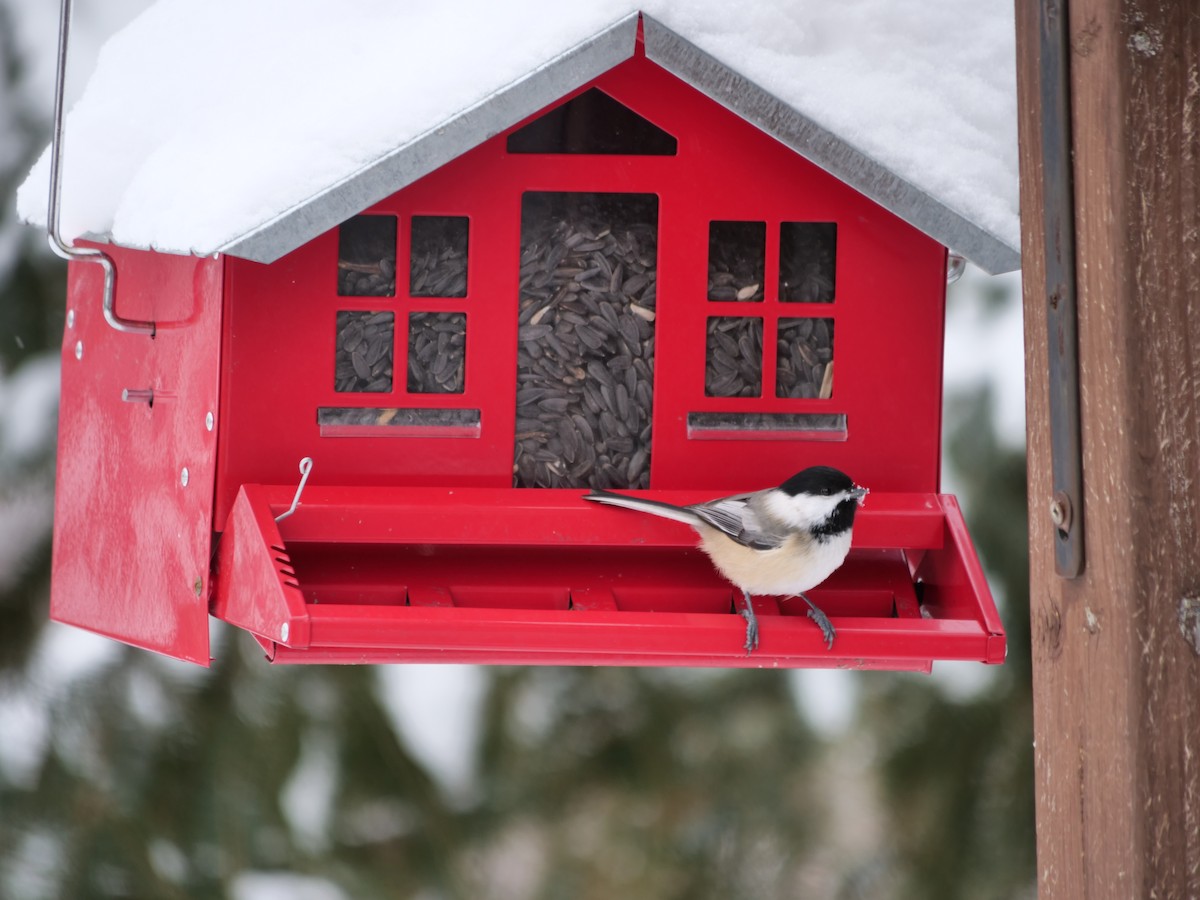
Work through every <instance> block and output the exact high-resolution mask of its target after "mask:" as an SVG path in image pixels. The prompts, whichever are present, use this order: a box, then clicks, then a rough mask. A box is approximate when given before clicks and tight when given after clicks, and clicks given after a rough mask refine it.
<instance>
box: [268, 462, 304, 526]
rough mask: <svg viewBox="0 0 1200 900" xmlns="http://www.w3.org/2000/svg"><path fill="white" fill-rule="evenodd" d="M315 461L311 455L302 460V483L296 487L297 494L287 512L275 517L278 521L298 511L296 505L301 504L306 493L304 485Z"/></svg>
mask: <svg viewBox="0 0 1200 900" xmlns="http://www.w3.org/2000/svg"><path fill="white" fill-rule="evenodd" d="M312 466H313V461H312V457H311V456H306V457H304V459H302V460H300V484H299V485H297V487H296V496H295V497H293V498H292V505H291V508H290V509H288V511H287V512H285V513H280V514H279V515H277V516H276V517H275V521H276V522H282V521H283V520H284V519H286V518H287V517H288V516H290V515H291V514H292V513H294V512H295V511H296V507H297V506H299V505H300V495H301V494H303V493H304V485H306V484H307V483H308V473H309V472H311V471H312Z"/></svg>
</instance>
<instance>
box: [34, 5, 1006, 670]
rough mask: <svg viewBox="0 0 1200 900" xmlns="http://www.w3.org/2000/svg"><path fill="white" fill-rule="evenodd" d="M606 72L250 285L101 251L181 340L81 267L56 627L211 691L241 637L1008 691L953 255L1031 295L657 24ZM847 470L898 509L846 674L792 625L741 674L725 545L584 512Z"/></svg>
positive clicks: (539, 101) (395, 159) (934, 216)
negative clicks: (958, 480)
mask: <svg viewBox="0 0 1200 900" xmlns="http://www.w3.org/2000/svg"><path fill="white" fill-rule="evenodd" d="M589 53H590V54H591V55H590V56H589V55H588V54H589ZM614 53H615V54H618V56H617V59H618V60H619V61H617V62H615V63H614V62H613V61H612V56H613V54H614ZM579 59H584V60H585V61H586V60H593V62H592V63H591V64H592V66H593V68H595V69H596V71H595V72H594V74H589V75H588V76H587V78H586V79H584V80H582V81H580V79H579V78H578V75H577V73H578V71H579V69H578V67H577V68H576V69H574V70H572V71H573V72H575V73H576V74H575V75H573V76H571V75H570V73H568V72H567V69H566V68H565V67H564V66H556V65H552V64H547V65H546V66H544V67H542V68H541V69H539V70H538V71H537V73H535V75H536V77H534V76H531V80H530V81H529V82H528V83H522V84H521V85H516V86H514V87H513V88H512V89H511V91H509V92H508V93H507V94H505V95H503V96H498V97H497V98H494V100H493V101H489V103H490V105H489V106H487V107H485V108H484V109H482V110H478V109H477V110H473V111H471V112H470V113H469V114H464V116H463V117H460V118H459V119H455V120H454V121H452V122H448V123H447V127H446V128H445V129H443V130H442V131H440V132H438V133H437V134H430V135H427V136H425V138H424V139H423V141H424V143H420V144H414V145H413V146H410V147H408V148H405V149H404V151H403V152H399V151H398V152H397V153H396V154H393V155H391V156H389V157H388V158H387V161H386V164H381V165H379V166H376V167H373V168H371V169H369V170H365V171H362V172H359V173H358V174H357V175H355V177H354V178H348V179H345V180H343V181H341V182H339V183H338V184H336V185H333V186H331V187H330V189H329V191H327V192H326V193H325V194H322V195H320V196H318V197H314V198H313V199H312V201H311V203H309V204H308V205H307V206H306V207H305V208H303V209H300V210H287V211H280V215H279V216H278V217H277V219H276V220H275V221H274V222H273V224H271V225H270V226H269V227H267V228H264V229H261V230H259V231H257V232H255V233H254V234H252V235H248V236H247V237H246V238H245V240H242V241H239V242H235V243H234V244H232V245H230V246H228V247H226V248H224V252H222V253H221V254H220V255H219V256H218V257H216V258H213V257H205V258H195V257H192V256H180V255H172V254H167V253H158V252H153V251H150V250H140V249H128V248H121V247H116V246H110V247H106V248H105V252H106V253H107V254H108V255H110V256H111V257H112V259H113V261H114V262H115V265H116V270H117V273H118V289H117V292H116V295H115V304H116V310H115V314H114V316H113V318H116V319H117V321H118V323H119V322H120V321H121V320H122V319H124V320H141V321H145V322H153V323H154V335H153V337H150V336H147V335H135V334H124V333H121V332H119V331H118V330H115V329H114V328H112V327H110V325H109V324H108V323H107V322H106V321H105V317H104V315H103V314H102V301H101V296H102V294H103V284H102V280H103V274H102V273H101V272H100V270H99V268H98V267H96V266H91V265H87V264H83V263H73V264H72V266H71V270H70V287H69V294H68V315H67V328H66V333H65V339H64V345H63V377H62V406H61V427H60V437H59V457H58V466H59V472H58V493H57V519H56V526H55V542H54V561H53V584H52V614H53V616H54V618H55V619H57V620H59V621H63V622H69V623H72V624H75V625H78V626H80V627H83V628H86V629H89V630H92V631H96V632H100V633H103V634H106V635H109V636H111V637H114V638H117V639H119V640H122V641H126V642H128V643H131V644H135V645H137V646H141V647H146V648H149V649H153V650H157V651H159V652H162V653H165V654H168V655H170V656H174V657H178V658H181V659H187V660H192V661H194V662H198V663H202V664H207V662H208V661H209V629H208V618H209V616H210V615H211V616H215V617H216V618H218V619H221V620H223V621H225V622H228V623H231V624H233V625H236V626H238V627H239V628H243V629H245V630H247V631H249V632H250V633H251V634H252V635H253V636H254V637H255V639H256V640H257V641H258V642H259V643H260V644H261V645H262V647H263V648H264V650H265V651H266V654H267V657H268V658H269V659H270V660H272V661H274V662H291V663H298V662H338V663H352V662H353V663H369V662H408V661H420V662H430V661H439V662H443V661H444V662H476V663H554V664H619V665H703V666H843V667H851V668H884V669H919V670H928V669H929V667H930V665H931V663H932V661H933V660H938V659H958V660H976V661H980V662H985V663H999V662H1001V661H1002V660H1003V659H1004V655H1005V637H1004V633H1003V629H1002V627H1001V624H1000V620H999V617H998V616H997V613H996V609H995V606H994V604H993V601H992V598H991V595H990V593H989V590H988V586H987V582H986V581H985V579H984V576H983V573H982V571H981V569H980V565H979V562H978V560H977V558H976V554H975V551H974V549H973V547H972V544H971V540H970V537H969V535H968V534H967V531H966V528H965V526H964V524H963V518H962V515H961V513H960V511H959V507H958V504H957V503H956V502H955V500H954V498H953V497H951V496H948V495H945V494H940V493H939V492H938V488H939V458H940V438H941V407H942V355H943V347H942V343H943V325H944V305H945V286H946V273H947V259H948V251H947V246H948V245H950V246H954V247H955V248H956V250H957V251H961V252H964V253H965V254H966V255H967V256H969V257H971V258H973V259H976V260H977V261H979V262H981V263H982V264H984V265H985V266H988V267H989V268H993V269H996V268H1003V267H1004V265H1005V263H1007V262H1011V261H1012V260H1010V259H1008V258H1004V259H1003V260H1000V257H1001V256H1002V255H1003V254H1002V252H1001V250H997V249H996V245H995V244H994V239H992V238H990V237H989V236H987V235H986V233H984V232H983V231H982V230H981V229H978V228H976V227H975V226H973V225H971V224H970V223H968V222H966V221H965V220H961V219H959V218H955V217H954V216H952V215H951V216H946V215H943V213H944V209H943V208H942V207H940V206H938V205H937V203H936V201H935V200H933V199H932V198H929V197H927V196H926V195H924V194H920V193H919V192H917V191H915V190H914V189H911V188H910V187H908V186H907V185H905V184H904V183H902V182H901V181H900V180H899V179H897V178H896V177H895V176H893V175H891V174H890V173H887V172H886V171H885V170H882V169H879V168H878V167H875V165H874V164H873V163H871V162H870V161H869V160H865V159H864V158H861V157H858V156H855V155H854V153H853V151H851V150H850V149H848V148H847V147H846V146H845V145H844V144H841V143H840V142H838V141H837V139H836V136H832V135H829V134H828V133H827V132H820V131H819V129H817V128H816V126H814V125H812V123H810V122H808V121H807V120H804V119H802V118H801V117H800V116H798V114H797V113H795V112H794V111H793V110H792V109H790V108H789V107H786V106H783V105H782V104H780V103H779V102H778V101H776V100H775V99H774V98H772V97H771V96H770V95H769V94H766V93H765V92H763V91H761V90H760V89H758V88H756V87H755V86H754V85H752V84H749V83H748V82H744V81H742V80H740V78H739V76H737V74H736V73H733V72H731V71H730V70H728V69H726V68H724V67H723V66H721V65H720V64H719V63H717V62H715V61H714V60H712V59H711V58H710V57H707V56H705V55H704V54H702V53H701V52H700V51H698V50H696V48H695V47H693V46H692V45H691V44H689V43H688V42H687V41H686V40H684V39H683V38H682V37H680V36H679V35H677V34H674V33H673V32H671V31H669V30H667V29H666V28H664V27H663V26H661V25H658V24H657V23H655V22H653V21H652V20H650V19H648V18H647V19H646V20H645V24H644V34H643V32H642V30H641V26H640V24H639V20H638V18H637V17H632V18H630V19H627V20H625V21H623V22H621V23H618V25H617V26H614V27H613V28H611V29H609V30H607V31H605V32H604V33H603V34H601V35H598V36H597V37H596V38H595V39H594V41H593V42H592V44H591V45H589V47H588V48H584V50H583V51H581V52H580V54H577V57H576V62H578V61H579ZM585 68H586V67H585ZM572 77H573V78H574V81H572V80H571V78H572ZM723 84H724V85H726V86H727V87H730V90H728V91H724V92H723V90H722V89H721V87H720V86H721V85H723ZM535 88H536V89H535ZM550 97H557V99H555V100H554V101H553V102H551V103H549V104H547V99H548V98H550ZM714 97H716V98H717V99H713V98H714ZM517 101H521V102H523V103H525V106H524V107H522V106H521V103H520V102H517ZM535 103H536V105H534V104H535ZM514 111H515V112H514ZM471 116H475V117H476V118H475V119H474V120H472V119H471V118H470V117H471ZM480 117H483V118H484V119H489V117H490V120H489V121H485V122H483V123H482V124H480V123H479V121H478V119H479V118H480ZM505 117H507V118H505ZM472 122H474V123H475V126H477V127H475V130H472V127H474V126H472V127H468V126H469V125H471V123H472ZM460 126H461V127H460ZM822 148H824V149H822ZM821 153H824V154H825V156H821ZM814 158H816V159H817V160H818V162H819V163H820V165H818V164H817V163H815V162H814V161H812V160H813V159H814ZM834 173H838V174H834ZM215 189H216V190H219V189H220V186H219V185H218V186H216V187H215ZM868 195H870V196H873V197H875V199H870V197H869V196H868ZM948 220H952V221H950V223H949V224H946V222H947V221H948ZM913 222H915V223H916V224H910V223H913ZM339 223H340V224H339ZM1002 249H1003V248H1002ZM998 260H1000V261H998ZM306 457H307V458H311V459H312V460H313V466H312V470H311V474H310V475H309V477H308V478H307V483H306V484H305V485H304V487H303V491H302V492H301V493H300V496H299V503H298V504H297V505H296V506H295V508H294V511H293V512H292V513H291V514H290V515H286V516H285V514H286V513H287V512H288V510H289V508H291V507H292V505H293V500H294V498H295V497H296V495H297V489H298V487H299V483H300V479H301V474H300V471H299V470H298V464H299V463H300V461H301V460H302V459H304V458H306ZM814 464H824V465H831V466H836V467H837V468H839V469H842V470H843V471H845V472H847V473H849V474H850V475H851V476H852V477H853V478H854V479H855V480H856V481H857V482H858V483H860V484H863V485H866V486H868V487H869V488H870V489H871V494H870V497H869V498H868V500H867V503H866V506H865V507H864V508H863V509H862V510H861V511H860V512H859V517H858V519H857V521H856V525H855V529H854V544H853V550H852V551H851V554H850V556H849V558H848V559H847V561H846V563H845V564H844V565H843V566H842V568H841V569H840V570H838V571H837V572H836V573H835V574H834V575H833V576H832V577H831V578H830V579H829V580H828V581H826V582H825V583H824V584H822V585H821V586H820V587H818V588H816V589H814V590H813V591H812V592H811V596H812V598H813V600H814V602H815V603H817V604H818V605H819V606H820V607H821V608H822V609H824V610H825V611H826V613H828V615H829V617H830V619H831V620H832V622H833V623H834V625H835V627H836V628H837V635H838V636H837V640H836V642H835V644H834V646H833V648H832V650H827V649H826V648H825V646H824V644H823V642H822V639H821V634H820V632H819V631H818V630H817V628H815V627H814V626H813V624H812V622H811V621H809V619H808V618H807V617H806V615H805V612H806V609H807V608H806V606H805V605H804V604H803V602H802V601H780V600H779V599H778V598H766V597H764V598H755V608H756V610H757V612H758V615H759V618H760V622H761V644H760V646H759V648H758V649H757V650H756V651H755V652H754V653H753V654H751V655H747V653H746V652H745V650H744V649H743V642H744V638H745V623H744V622H743V620H742V619H741V618H740V617H739V616H738V615H736V614H735V612H734V606H733V601H734V599H735V596H736V594H735V590H734V588H732V586H731V585H729V584H728V583H726V582H725V581H724V580H723V579H722V578H721V577H720V576H719V575H718V574H717V573H716V572H715V570H714V569H713V568H712V566H711V564H710V563H709V562H708V560H707V559H706V558H705V557H704V555H703V554H702V553H701V552H700V551H699V550H698V549H696V536H695V534H694V533H693V532H692V530H691V529H689V528H688V527H686V526H684V525H681V524H678V523H674V522H669V521H662V520H658V519H651V518H649V517H644V516H638V515H635V514H632V513H628V512H624V511H619V510H609V509H603V508H599V507H596V506H594V505H592V504H589V503H585V502H583V501H582V499H581V497H582V495H583V494H584V493H586V490H587V489H588V488H591V487H605V488H615V489H619V490H630V491H635V492H644V493H645V495H647V496H652V497H658V498H661V499H665V500H668V501H671V502H695V501H699V500H704V499H710V498H712V497H715V496H719V495H721V494H727V493H734V492H738V491H749V490H756V489H759V488H763V487H768V486H772V485H775V484H778V483H779V482H781V481H783V480H784V479H785V478H787V477H788V476H790V475H792V474H793V473H795V472H796V471H798V470H799V469H802V468H804V467H806V466H808V465H814Z"/></svg>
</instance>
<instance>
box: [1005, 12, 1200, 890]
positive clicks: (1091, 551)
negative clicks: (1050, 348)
mask: <svg viewBox="0 0 1200 900" xmlns="http://www.w3.org/2000/svg"><path fill="white" fill-rule="evenodd" d="M1039 5H1040V4H1037V3H1027V2H1024V0H1017V3H1016V9H1017V54H1018V92H1019V100H1020V109H1021V112H1020V116H1021V121H1020V125H1021V172H1022V188H1021V208H1022V213H1023V216H1024V220H1023V227H1024V234H1023V241H1022V250H1023V262H1024V279H1025V336H1026V376H1027V382H1026V389H1027V392H1028V400H1027V404H1028V428H1029V501H1030V502H1029V509H1030V548H1031V592H1030V615H1031V620H1032V639H1033V664H1034V727H1035V734H1036V790H1037V815H1038V824H1037V828H1038V860H1039V861H1038V867H1039V885H1038V888H1039V896H1040V897H1041V898H1043V900H1046V898H1071V900H1075V898H1093V897H1122V898H1125V897H1161V898H1166V897H1181V898H1182V897H1200V655H1198V653H1200V629H1198V628H1197V627H1196V625H1195V622H1194V617H1195V616H1196V613H1197V612H1200V610H1197V609H1194V608H1193V606H1192V605H1191V604H1190V603H1189V600H1192V599H1194V598H1198V597H1200V205H1198V202H1197V193H1198V191H1197V184H1198V183H1200V160H1198V155H1200V148H1198V146H1197V143H1198V141H1200V4H1197V3H1194V2H1191V0H1182V2H1178V0H1176V2H1171V0H1141V2H1135V0H1126V2H1121V0H1071V2H1070V4H1069V27H1070V35H1071V48H1072V52H1071V58H1070V68H1071V90H1072V110H1073V144H1074V154H1075V164H1074V172H1075V221H1076V231H1077V272H1078V285H1077V288H1078V298H1079V353H1080V366H1081V406H1082V416H1083V422H1082V442H1083V457H1084V458H1083V465H1084V497H1085V508H1084V511H1083V514H1084V516H1085V521H1086V547H1085V553H1084V557H1085V560H1086V563H1085V565H1086V568H1085V571H1084V573H1083V575H1082V576H1081V577H1080V578H1078V579H1075V580H1072V581H1067V580H1063V579H1060V578H1058V577H1057V576H1056V575H1055V573H1054V546H1053V540H1054V537H1053V526H1052V524H1051V522H1050V519H1049V515H1048V513H1047V508H1048V505H1049V501H1050V471H1051V470H1050V435H1049V421H1048V415H1049V414H1048V385H1047V374H1046V352H1047V348H1046V341H1047V334H1046V318H1045V306H1044V304H1045V302H1046V298H1045V296H1044V295H1045V291H1044V277H1043V271H1044V270H1043V266H1044V260H1043V248H1042V241H1043V236H1042V230H1041V198H1042V183H1041V173H1040V154H1041V149H1040V139H1041V137H1040V124H1039V123H1040V111H1039V108H1038V88H1037V76H1038V14H1039V12H1038V7H1039ZM1181 615H1183V617H1184V618H1183V622H1182V627H1181ZM1188 625H1190V626H1191V627H1190V628H1189V627H1186V626H1188Z"/></svg>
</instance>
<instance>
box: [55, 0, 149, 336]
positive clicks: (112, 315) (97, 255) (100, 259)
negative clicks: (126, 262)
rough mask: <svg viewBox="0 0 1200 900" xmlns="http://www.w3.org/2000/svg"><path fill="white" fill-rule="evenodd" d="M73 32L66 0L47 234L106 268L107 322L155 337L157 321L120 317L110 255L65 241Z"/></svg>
mask: <svg viewBox="0 0 1200 900" xmlns="http://www.w3.org/2000/svg"><path fill="white" fill-rule="evenodd" d="M70 30H71V0H62V13H61V16H60V18H59V21H58V70H57V74H56V77H55V82H54V130H53V132H52V133H51V139H50V209H49V210H48V211H47V213H46V231H47V234H48V235H49V238H50V249H52V250H53V251H54V252H55V253H57V254H58V255H59V256H61V257H62V258H63V259H68V260H71V259H73V260H79V261H82V262H94V263H97V264H99V265H100V266H101V267H102V268H103V269H104V302H103V309H104V321H106V322H107V323H108V324H109V325H111V326H112V327H113V328H115V329H116V330H117V331H124V332H126V333H129V334H148V335H150V337H154V323H153V322H139V321H137V320H135V319H122V318H121V317H120V316H118V315H117V310H116V295H117V267H116V264H115V263H114V262H113V260H112V257H110V256H109V255H108V254H107V253H104V252H102V251H100V250H96V249H94V248H92V247H76V246H73V245H72V244H68V243H67V242H66V241H65V240H63V236H62V232H61V230H60V227H59V226H60V223H59V214H60V212H61V197H62V144H63V94H64V92H65V90H66V80H67V77H66V76H67V35H68V34H69V32H70Z"/></svg>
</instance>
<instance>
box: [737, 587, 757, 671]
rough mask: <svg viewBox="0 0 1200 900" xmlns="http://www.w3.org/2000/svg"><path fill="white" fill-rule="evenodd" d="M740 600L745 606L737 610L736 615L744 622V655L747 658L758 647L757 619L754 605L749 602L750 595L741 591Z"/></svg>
mask: <svg viewBox="0 0 1200 900" xmlns="http://www.w3.org/2000/svg"><path fill="white" fill-rule="evenodd" d="M742 600H743V601H744V602H745V605H744V606H742V608H741V609H740V610H738V614H739V615H740V616H741V617H742V618H743V619H745V620H746V643H745V645H744V646H745V648H746V655H747V656H749V655H750V654H751V653H753V652H754V651H755V649H757V647H758V617H757V616H755V615H754V604H753V603H752V602H751V601H750V595H749V594H748V593H747V592H746V591H742Z"/></svg>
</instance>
